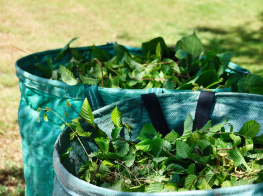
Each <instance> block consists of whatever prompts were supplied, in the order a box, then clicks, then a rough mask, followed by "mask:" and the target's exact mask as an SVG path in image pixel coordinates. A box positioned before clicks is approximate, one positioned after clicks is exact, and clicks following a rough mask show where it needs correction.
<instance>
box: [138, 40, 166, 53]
mask: <svg viewBox="0 0 263 196" xmlns="http://www.w3.org/2000/svg"><path fill="white" fill-rule="evenodd" d="M158 43H160V45H161V48H162V53H163V54H164V57H170V51H169V49H168V48H167V46H166V44H165V42H164V39H163V38H162V37H157V38H154V39H152V40H150V41H149V42H144V43H142V53H143V55H144V56H147V53H148V52H150V55H152V54H155V53H156V47H157V45H158Z"/></svg>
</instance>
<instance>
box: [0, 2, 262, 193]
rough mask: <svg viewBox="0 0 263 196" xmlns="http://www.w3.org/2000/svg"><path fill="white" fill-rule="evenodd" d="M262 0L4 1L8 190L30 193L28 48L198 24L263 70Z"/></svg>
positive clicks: (0, 28) (0, 119) (178, 33)
mask: <svg viewBox="0 0 263 196" xmlns="http://www.w3.org/2000/svg"><path fill="white" fill-rule="evenodd" d="M262 3H263V2H262V0H253V1H248V0H224V1H223V0H198V1H196V0H165V1H164V0H144V1H140V0H133V1H121V0H89V1H73V0H68V1H62V0H52V1H51V0H46V1H37V0H9V1H6V0H0V100H1V101H0V146H1V147H0V195H1V194H3V195H23V192H24V180H23V172H22V171H23V169H22V168H23V165H22V158H21V157H22V156H21V153H22V152H21V138H20V135H19V128H18V124H17V109H18V106H19V100H20V91H19V87H18V79H17V77H16V75H15V67H14V64H15V61H16V60H18V59H19V58H21V57H23V56H26V55H27V53H28V54H31V53H34V52H39V51H44V50H48V49H54V48H61V47H63V46H64V45H65V44H66V43H67V42H68V41H69V40H70V39H71V38H73V37H79V39H78V40H77V41H76V42H74V43H73V46H76V47H77V46H88V45H92V44H95V45H101V44H106V43H107V42H112V41H117V42H118V43H119V44H123V45H129V46H136V47H140V46H141V42H145V41H149V40H150V39H152V38H154V37H157V36H162V37H163V38H164V39H165V41H166V43H167V45H169V46H174V45H175V44H176V41H177V40H179V39H180V38H181V37H183V36H187V35H190V34H192V33H193V31H196V33H197V35H198V37H199V38H200V39H201V41H202V43H203V44H204V49H205V51H210V50H212V49H216V48H217V49H219V50H220V51H222V52H233V53H235V54H236V55H235V57H233V58H232V62H234V63H236V64H238V65H240V66H242V67H244V68H247V69H249V70H250V71H251V72H252V73H257V74H263V58H262V56H263V34H262V33H263V7H262Z"/></svg>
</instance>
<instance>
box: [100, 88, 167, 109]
mask: <svg viewBox="0 0 263 196" xmlns="http://www.w3.org/2000/svg"><path fill="white" fill-rule="evenodd" d="M98 92H99V95H100V98H101V101H102V103H103V105H104V106H106V105H109V104H112V103H114V102H116V101H120V100H123V99H128V98H132V97H137V96H140V95H141V94H147V93H155V94H161V93H162V88H148V89H118V88H104V87H99V88H98Z"/></svg>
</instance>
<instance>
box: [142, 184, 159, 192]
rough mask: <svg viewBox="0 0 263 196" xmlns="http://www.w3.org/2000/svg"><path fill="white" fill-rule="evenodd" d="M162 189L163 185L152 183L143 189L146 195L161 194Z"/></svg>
mask: <svg viewBox="0 0 263 196" xmlns="http://www.w3.org/2000/svg"><path fill="white" fill-rule="evenodd" d="M162 189H163V184H162V183H158V182H154V183H151V184H150V185H149V186H148V187H147V188H146V189H145V192H146V193H158V192H161V191H162Z"/></svg>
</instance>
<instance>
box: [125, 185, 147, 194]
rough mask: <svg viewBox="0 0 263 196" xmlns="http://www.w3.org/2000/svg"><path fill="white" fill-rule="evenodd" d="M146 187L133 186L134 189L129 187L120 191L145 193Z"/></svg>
mask: <svg viewBox="0 0 263 196" xmlns="http://www.w3.org/2000/svg"><path fill="white" fill-rule="evenodd" d="M145 188H146V185H145V184H141V185H140V186H134V187H129V188H127V189H123V190H121V191H123V192H145Z"/></svg>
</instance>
